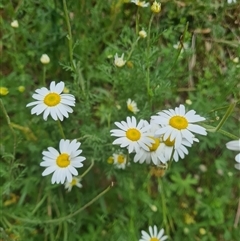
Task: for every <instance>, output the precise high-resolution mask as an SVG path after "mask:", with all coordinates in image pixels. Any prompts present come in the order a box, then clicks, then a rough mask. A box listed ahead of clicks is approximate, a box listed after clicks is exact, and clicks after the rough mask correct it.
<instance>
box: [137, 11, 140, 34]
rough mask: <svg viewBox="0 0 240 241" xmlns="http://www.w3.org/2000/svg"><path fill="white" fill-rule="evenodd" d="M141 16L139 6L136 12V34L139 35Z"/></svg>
mask: <svg viewBox="0 0 240 241" xmlns="http://www.w3.org/2000/svg"><path fill="white" fill-rule="evenodd" d="M139 18H140V14H139V7H137V13H136V34H137V35H138V32H139Z"/></svg>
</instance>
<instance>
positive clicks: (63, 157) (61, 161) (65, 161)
mask: <svg viewBox="0 0 240 241" xmlns="http://www.w3.org/2000/svg"><path fill="white" fill-rule="evenodd" d="M69 164H70V160H69V155H68V154H66V153H62V154H60V155H59V156H58V158H57V165H58V166H59V167H67V166H68V165H69Z"/></svg>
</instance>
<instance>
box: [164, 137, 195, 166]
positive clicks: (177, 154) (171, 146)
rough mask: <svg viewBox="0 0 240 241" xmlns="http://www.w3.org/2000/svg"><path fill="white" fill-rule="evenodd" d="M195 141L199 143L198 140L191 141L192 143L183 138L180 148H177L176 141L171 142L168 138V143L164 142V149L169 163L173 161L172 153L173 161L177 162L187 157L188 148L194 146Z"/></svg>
mask: <svg viewBox="0 0 240 241" xmlns="http://www.w3.org/2000/svg"><path fill="white" fill-rule="evenodd" d="M193 141H196V142H199V140H198V139H197V138H195V137H194V138H193V139H191V142H189V141H188V140H187V139H185V138H183V139H182V142H181V145H180V146H178V147H175V141H174V140H173V141H170V138H168V139H167V140H166V141H164V144H165V148H164V156H165V158H166V160H167V161H169V160H170V159H171V156H172V153H173V156H172V158H173V160H174V161H175V162H178V161H179V158H181V159H183V158H184V157H185V155H188V149H187V148H186V147H191V146H192V144H193Z"/></svg>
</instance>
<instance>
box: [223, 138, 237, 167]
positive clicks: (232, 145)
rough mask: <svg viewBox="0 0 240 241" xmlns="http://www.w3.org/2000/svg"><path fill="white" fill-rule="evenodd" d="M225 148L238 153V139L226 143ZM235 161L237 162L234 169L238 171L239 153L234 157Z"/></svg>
mask: <svg viewBox="0 0 240 241" xmlns="http://www.w3.org/2000/svg"><path fill="white" fill-rule="evenodd" d="M226 147H227V149H229V150H232V151H240V139H239V140H235V141H229V142H228V143H226ZM235 161H236V162H238V163H237V164H235V168H236V169H238V170H240V153H238V154H237V155H236V156H235Z"/></svg>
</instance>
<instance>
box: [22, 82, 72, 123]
mask: <svg viewBox="0 0 240 241" xmlns="http://www.w3.org/2000/svg"><path fill="white" fill-rule="evenodd" d="M63 89H64V82H62V81H61V82H60V83H58V84H55V81H52V82H51V84H50V90H48V89H47V88H45V87H42V88H41V89H37V90H35V92H36V94H33V96H32V97H33V98H34V99H35V100H37V101H34V102H31V103H29V104H27V107H29V106H33V105H35V106H34V107H33V108H32V110H31V114H32V115H33V114H36V115H40V114H41V113H42V112H43V119H44V120H47V117H48V115H49V114H50V115H51V117H52V118H53V119H54V120H58V119H60V120H61V121H63V117H66V118H68V117H69V115H68V113H72V112H73V109H72V108H71V107H70V106H75V97H74V96H73V95H70V94H61V93H62V92H63Z"/></svg>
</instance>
